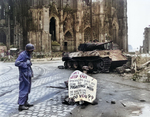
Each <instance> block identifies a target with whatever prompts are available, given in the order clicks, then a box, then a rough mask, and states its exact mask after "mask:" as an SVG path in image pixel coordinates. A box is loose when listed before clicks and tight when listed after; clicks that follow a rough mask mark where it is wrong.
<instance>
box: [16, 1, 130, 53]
mask: <svg viewBox="0 0 150 117" xmlns="http://www.w3.org/2000/svg"><path fill="white" fill-rule="evenodd" d="M20 1H22V3H23V6H22V7H24V6H26V8H27V7H28V8H27V10H26V11H27V13H26V14H28V15H26V14H25V13H24V12H23V13H24V17H23V18H22V22H21V21H20V20H15V18H16V19H17V16H16V15H14V21H15V23H14V41H13V42H14V45H16V46H18V47H19V48H20V49H23V48H24V46H25V44H26V43H27V42H31V43H33V44H34V45H35V47H36V51H37V52H46V53H49V52H51V50H52V49H51V48H52V46H51V43H52V41H57V42H58V43H59V44H60V50H61V51H77V50H78V45H79V44H80V43H84V42H89V41H93V40H98V41H99V42H104V41H109V40H113V41H114V42H115V43H117V44H118V45H119V46H120V49H123V50H124V51H128V32H127V31H128V24H127V0H97V1H96V2H91V1H92V0H27V1H23V0H20ZM13 2H14V3H16V4H15V6H16V5H18V6H20V5H19V4H21V2H18V0H13ZM22 7H21V8H22ZM17 8H19V7H17ZM24 9H25V8H24ZM14 10H15V11H16V12H18V9H14ZM26 11H25V12H26ZM20 16H21V15H20ZM19 36H20V37H19Z"/></svg>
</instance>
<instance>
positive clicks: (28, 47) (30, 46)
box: [25, 43, 34, 51]
mask: <svg viewBox="0 0 150 117" xmlns="http://www.w3.org/2000/svg"><path fill="white" fill-rule="evenodd" d="M25 49H26V51H33V50H34V45H32V44H31V43H28V44H27V45H26V47H25Z"/></svg>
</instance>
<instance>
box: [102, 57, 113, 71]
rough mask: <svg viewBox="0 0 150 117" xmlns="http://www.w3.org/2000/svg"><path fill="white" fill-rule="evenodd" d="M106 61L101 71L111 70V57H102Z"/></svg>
mask: <svg viewBox="0 0 150 117" xmlns="http://www.w3.org/2000/svg"><path fill="white" fill-rule="evenodd" d="M101 59H102V60H103V61H104V68H103V69H101V72H109V69H110V67H111V59H110V58H101Z"/></svg>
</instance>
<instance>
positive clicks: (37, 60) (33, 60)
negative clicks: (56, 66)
mask: <svg viewBox="0 0 150 117" xmlns="http://www.w3.org/2000/svg"><path fill="white" fill-rule="evenodd" d="M61 59H62V57H52V58H38V59H31V61H32V62H35V63H36V62H49V61H55V60H61Z"/></svg>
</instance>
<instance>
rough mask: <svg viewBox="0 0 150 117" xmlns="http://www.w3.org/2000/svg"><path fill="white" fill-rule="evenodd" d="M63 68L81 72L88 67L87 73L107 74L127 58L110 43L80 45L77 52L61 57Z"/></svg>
mask: <svg viewBox="0 0 150 117" xmlns="http://www.w3.org/2000/svg"><path fill="white" fill-rule="evenodd" d="M62 61H64V67H65V68H69V69H70V68H73V69H78V70H82V68H83V66H88V69H89V71H97V70H99V71H101V72H109V70H110V69H114V68H116V67H119V66H122V65H123V64H125V63H126V62H127V58H126V57H125V56H124V55H123V54H122V52H121V50H119V49H118V46H116V44H114V43H113V42H112V41H110V42H104V43H99V42H96V43H84V44H80V45H79V47H78V51H77V52H71V53H67V52H66V53H64V54H63V57H62Z"/></svg>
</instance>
